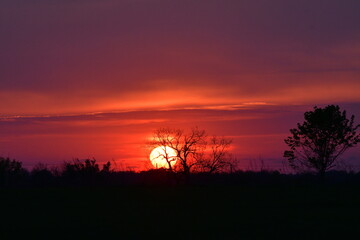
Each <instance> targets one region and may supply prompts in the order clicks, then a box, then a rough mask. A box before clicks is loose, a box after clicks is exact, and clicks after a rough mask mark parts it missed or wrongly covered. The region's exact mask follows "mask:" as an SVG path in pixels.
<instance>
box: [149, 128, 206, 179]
mask: <svg viewBox="0 0 360 240" xmlns="http://www.w3.org/2000/svg"><path fill="white" fill-rule="evenodd" d="M205 137H206V135H205V130H200V129H199V128H197V127H195V128H192V129H191V130H190V131H189V132H185V131H183V130H182V129H172V128H160V129H158V130H156V131H155V133H154V136H153V141H152V144H151V145H152V146H153V147H161V148H163V149H164V150H166V147H170V148H172V149H173V150H174V151H175V152H176V158H171V157H170V156H169V154H168V153H167V151H163V153H162V156H161V157H163V158H164V159H165V160H166V161H167V163H168V166H169V169H170V170H171V171H174V169H173V167H172V162H173V161H178V164H177V165H178V166H179V169H180V172H182V173H184V174H189V173H190V171H191V169H192V168H193V167H194V166H195V165H196V163H197V162H196V157H195V155H196V154H197V153H198V152H200V151H201V150H202V148H203V147H204V146H205V143H206V141H205Z"/></svg>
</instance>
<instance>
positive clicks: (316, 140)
mask: <svg viewBox="0 0 360 240" xmlns="http://www.w3.org/2000/svg"><path fill="white" fill-rule="evenodd" d="M304 118H305V121H304V123H303V124H300V123H298V125H297V128H293V129H290V132H291V136H290V137H288V138H287V139H285V143H286V144H287V145H288V146H289V147H290V150H287V151H285V152H284V157H286V158H287V159H288V161H289V163H290V166H291V167H292V168H294V169H296V170H298V169H303V168H306V169H312V170H316V171H317V172H318V173H319V174H320V175H324V173H325V172H326V171H327V170H330V169H331V168H333V167H335V166H336V162H337V161H339V157H340V156H341V155H342V154H343V153H344V152H345V151H346V150H347V149H348V148H350V147H354V146H355V145H356V144H357V143H358V142H360V134H357V133H356V130H357V129H358V128H359V127H360V125H354V115H352V116H351V118H350V119H347V117H346V111H343V112H341V111H340V108H339V106H334V105H329V106H327V107H325V108H318V107H314V111H309V112H305V114H304Z"/></svg>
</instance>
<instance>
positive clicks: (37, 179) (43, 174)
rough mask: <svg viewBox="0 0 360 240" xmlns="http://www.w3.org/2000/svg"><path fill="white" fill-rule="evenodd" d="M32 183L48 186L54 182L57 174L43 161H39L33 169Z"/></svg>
mask: <svg viewBox="0 0 360 240" xmlns="http://www.w3.org/2000/svg"><path fill="white" fill-rule="evenodd" d="M30 176H31V179H32V183H33V184H35V185H37V186H48V185H51V184H52V183H53V180H54V178H55V176H54V175H53V173H52V172H51V171H50V170H49V169H48V167H47V166H46V165H45V164H43V163H38V164H37V165H35V166H34V168H33V170H32V171H31V175H30Z"/></svg>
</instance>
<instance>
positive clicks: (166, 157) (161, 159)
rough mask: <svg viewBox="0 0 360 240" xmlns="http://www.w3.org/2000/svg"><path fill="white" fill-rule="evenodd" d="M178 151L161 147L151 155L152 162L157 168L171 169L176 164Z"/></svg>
mask: <svg viewBox="0 0 360 240" xmlns="http://www.w3.org/2000/svg"><path fill="white" fill-rule="evenodd" d="M176 156H177V154H176V151H175V150H174V149H173V148H171V147H168V146H159V147H156V148H154V149H153V150H152V151H151V153H150V161H151V163H152V165H153V166H154V167H155V168H169V163H170V165H171V167H173V166H174V165H175V163H176Z"/></svg>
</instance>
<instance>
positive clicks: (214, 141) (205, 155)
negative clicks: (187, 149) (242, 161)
mask: <svg viewBox="0 0 360 240" xmlns="http://www.w3.org/2000/svg"><path fill="white" fill-rule="evenodd" d="M231 143H232V140H231V139H228V138H225V137H218V136H213V137H211V138H210V140H209V142H208V143H207V148H206V149H205V151H203V152H200V153H198V154H196V155H195V156H196V159H197V164H198V165H199V167H200V169H201V171H205V172H208V173H214V172H220V171H224V170H225V169H226V168H229V169H230V171H231V170H232V169H233V167H234V166H233V158H232V157H231V155H230V154H229V151H228V150H229V147H230V145H231Z"/></svg>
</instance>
